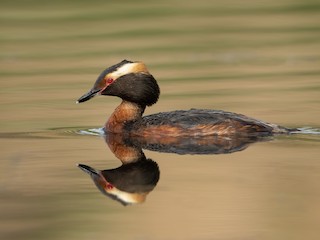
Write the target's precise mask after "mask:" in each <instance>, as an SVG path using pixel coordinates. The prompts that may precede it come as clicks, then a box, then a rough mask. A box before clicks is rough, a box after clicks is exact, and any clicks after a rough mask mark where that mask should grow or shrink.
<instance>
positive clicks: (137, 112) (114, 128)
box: [105, 100, 146, 133]
mask: <svg viewBox="0 0 320 240" xmlns="http://www.w3.org/2000/svg"><path fill="white" fill-rule="evenodd" d="M145 108H146V106H142V105H140V104H137V103H134V102H128V101H125V100H123V101H122V102H121V104H120V105H119V106H118V107H117V108H116V109H115V110H114V112H113V113H112V115H111V116H110V118H109V120H108V121H107V123H106V126H105V128H106V131H107V132H112V133H121V132H123V130H124V127H125V125H126V124H127V123H129V122H135V121H137V120H139V119H141V117H142V114H143V112H144V110H145Z"/></svg>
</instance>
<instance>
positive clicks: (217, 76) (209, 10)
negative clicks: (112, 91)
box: [0, 0, 320, 240]
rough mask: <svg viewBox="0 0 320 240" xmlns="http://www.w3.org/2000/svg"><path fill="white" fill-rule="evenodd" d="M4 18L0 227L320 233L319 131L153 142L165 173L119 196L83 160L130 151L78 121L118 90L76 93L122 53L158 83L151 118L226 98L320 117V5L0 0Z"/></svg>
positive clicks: (39, 233) (59, 232) (106, 110)
mask: <svg viewBox="0 0 320 240" xmlns="http://www.w3.org/2000/svg"><path fill="white" fill-rule="evenodd" d="M0 21H1V31H0V46H1V51H0V61H1V64H0V92H1V103H0V111H1V114H0V134H1V138H0V146H1V153H2V154H1V160H0V169H1V170H0V174H1V179H0V189H1V192H0V194H1V195H0V212H1V214H0V223H1V224H0V238H1V239H75V238H76V239H88V238H89V239H93V238H98V239H101V238H108V239H281V240H282V239H318V236H319V234H320V232H319V229H318V223H319V222H320V212H319V201H320V191H319V189H320V186H319V182H320V181H319V172H320V171H319V161H318V160H319V155H320V152H319V149H320V148H319V139H318V137H306V138H302V137H301V138H300V137H296V138H293V139H286V138H284V139H281V138H280V139H277V140H276V141H274V142H272V143H264V144H257V145H254V146H253V147H251V148H250V149H248V150H246V151H243V152H241V153H236V154H232V155H227V156H221V155H219V156H175V155H173V154H156V153H153V152H146V155H147V156H148V157H152V158H153V159H154V160H156V161H157V162H158V164H159V166H160V169H161V177H160V182H159V184H158V186H157V188H156V190H155V191H154V192H153V193H151V194H150V196H149V197H148V200H147V202H146V203H145V204H144V205H142V206H138V207H131V208H123V207H122V206H118V205H117V204H116V203H115V202H113V201H111V200H109V199H104V196H102V195H100V193H99V192H98V191H97V189H95V188H94V186H93V184H92V183H91V182H90V181H89V179H88V178H87V176H84V175H83V173H82V172H80V170H78V169H76V167H75V164H76V163H78V162H82V163H87V164H89V165H93V166H94V167H97V168H101V169H102V168H108V167H109V168H112V167H115V166H118V165H119V161H118V160H117V159H116V158H115V157H114V156H113V155H112V154H111V153H110V152H109V151H108V150H106V149H105V148H106V146H105V144H104V143H103V140H101V139H99V138H94V137H88V136H77V135H76V134H73V131H72V130H70V129H79V128H87V127H100V126H102V125H103V123H104V121H105V120H106V118H107V117H108V116H109V115H110V114H111V112H112V111H113V109H114V108H115V107H116V105H117V104H118V103H119V99H116V98H112V97H99V98H96V99H94V100H92V101H90V102H88V103H84V104H81V105H76V104H75V101H76V100H77V99H78V97H80V96H81V95H82V94H83V93H85V92H86V91H87V90H89V89H90V88H91V86H92V84H93V83H94V81H95V79H96V77H97V76H98V75H99V73H100V72H101V71H102V70H103V69H104V68H106V67H108V66H110V65H113V64H115V63H117V62H119V61H121V60H123V59H129V60H140V61H143V62H145V63H146V64H147V66H148V68H149V70H150V72H151V73H152V74H153V75H154V76H155V78H156V79H157V80H158V82H159V85H160V87H161V97H160V101H159V102H158V103H157V104H156V105H155V106H153V107H152V108H148V109H147V110H146V113H147V114H150V113H153V112H159V111H168V110H175V109H189V108H192V107H193V108H210V109H224V110H228V111H234V112H239V113H243V114H246V115H249V116H252V117H256V118H259V119H263V120H265V121H269V122H274V123H277V124H281V125H284V126H288V127H302V126H311V127H314V128H319V126H320V125H319V119H320V111H319V109H320V107H319V105H320V104H319V103H320V101H319V100H320V94H319V92H320V80H319V79H320V68H319V66H320V3H319V1H313V0H304V1H302V0H280V1H275V0H268V1H264V0H262V1H255V0H244V1H237V0H225V1H215V0H213V1H212V0H197V1H178V0H173V1H169V0H163V1H146V0H141V1H140V0H136V1H128V0H127V1H120V0H117V1H98V0H93V1H61V0H58V1H39V0H25V1H22V0H16V1H6V0H1V2H0ZM168 159H170V160H168ZM195 159H196V160H197V162H195ZM196 163H197V164H196Z"/></svg>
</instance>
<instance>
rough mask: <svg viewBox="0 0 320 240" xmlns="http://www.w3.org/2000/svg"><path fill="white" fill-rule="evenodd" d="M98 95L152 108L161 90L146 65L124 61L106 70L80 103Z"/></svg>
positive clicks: (80, 99) (81, 98)
mask: <svg viewBox="0 0 320 240" xmlns="http://www.w3.org/2000/svg"><path fill="white" fill-rule="evenodd" d="M96 95H109V96H117V97H120V98H122V99H123V100H126V101H130V102H134V103H138V104H140V105H142V106H150V105H152V104H154V103H156V102H157V101H158V98H159V95H160V89H159V86H158V84H157V81H156V80H155V79H154V77H153V76H152V75H151V74H150V73H149V72H148V70H147V67H146V66H145V65H144V63H142V62H131V61H127V60H123V61H122V62H120V63H118V64H116V65H113V66H111V67H109V68H107V69H105V70H104V71H103V72H102V73H101V74H100V76H99V77H98V79H97V80H96V82H95V84H94V86H93V88H92V89H91V90H90V91H89V92H88V93H86V94H84V95H83V96H82V97H80V98H79V100H78V103H81V102H85V101H87V100H89V99H91V98H92V97H94V96H96Z"/></svg>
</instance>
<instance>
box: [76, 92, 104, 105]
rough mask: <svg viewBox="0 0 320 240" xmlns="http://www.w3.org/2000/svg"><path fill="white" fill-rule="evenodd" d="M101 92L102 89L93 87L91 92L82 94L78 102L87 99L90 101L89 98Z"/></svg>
mask: <svg viewBox="0 0 320 240" xmlns="http://www.w3.org/2000/svg"><path fill="white" fill-rule="evenodd" d="M99 92H100V89H98V90H96V89H91V90H90V91H89V92H87V93H86V94H84V95H83V96H81V97H80V98H79V99H78V101H77V103H82V102H85V101H88V100H89V99H91V98H93V97H94V96H95V95H97V94H98V93H99Z"/></svg>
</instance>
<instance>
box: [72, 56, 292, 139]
mask: <svg viewBox="0 0 320 240" xmlns="http://www.w3.org/2000/svg"><path fill="white" fill-rule="evenodd" d="M95 95H110V96H117V97H120V98H121V99H122V102H121V104H120V105H119V106H118V107H117V108H116V109H115V111H114V112H113V113H112V115H111V116H110V118H109V120H108V121H107V123H106V124H105V131H106V132H110V133H122V134H128V135H132V136H140V137H141V136H142V137H143V136H145V137H155V138H157V137H159V138H161V137H165V136H166V137H167V136H171V137H187V136H210V135H215V136H220V135H221V136H231V135H239V134H240V135H243V134H244V135H260V136H262V135H263V136H264V135H266V136H268V135H273V134H281V133H289V132H290V129H287V128H285V127H281V126H278V125H276V124H271V123H266V122H263V121H260V120H257V119H253V118H250V117H247V116H245V115H242V114H237V113H232V112H226V111H222V110H207V109H190V110H178V111H172V112H162V113H157V114H152V115H148V116H144V117H143V116H142V115H143V113H144V110H145V108H146V106H151V105H153V104H154V103H156V102H157V100H158V98H159V95H160V89H159V86H158V84H157V81H156V80H155V78H154V77H153V76H152V75H151V74H150V73H149V71H148V70H147V67H146V66H145V64H143V63H142V62H131V61H127V60H123V61H122V62H120V63H118V64H116V65H114V66H111V67H109V68H107V69H106V70H104V71H103V72H102V73H101V74H100V76H99V77H98V79H97V80H96V82H95V84H94V86H93V88H92V89H91V90H90V91H89V92H88V93H86V94H85V95H83V96H82V97H80V98H79V100H78V103H80V102H84V101H87V100H89V99H90V98H92V97H94V96H95Z"/></svg>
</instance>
